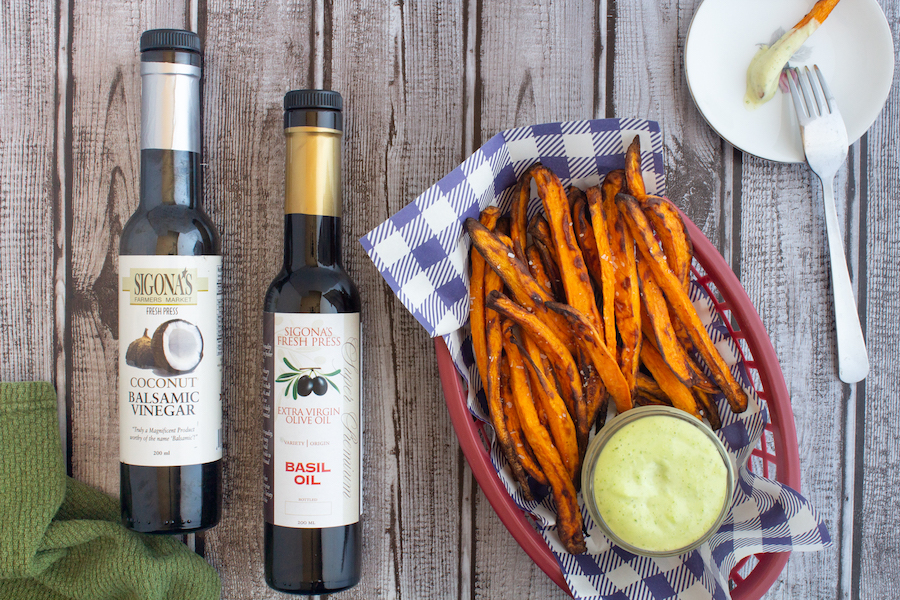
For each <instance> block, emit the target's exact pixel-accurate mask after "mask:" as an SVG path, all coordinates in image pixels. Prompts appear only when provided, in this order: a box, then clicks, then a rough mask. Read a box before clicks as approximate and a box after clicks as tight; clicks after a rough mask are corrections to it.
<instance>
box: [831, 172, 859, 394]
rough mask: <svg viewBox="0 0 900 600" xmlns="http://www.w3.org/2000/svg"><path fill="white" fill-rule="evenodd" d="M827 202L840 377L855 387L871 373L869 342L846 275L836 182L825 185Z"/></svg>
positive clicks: (848, 275) (832, 180) (832, 181)
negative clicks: (835, 193) (867, 344)
mask: <svg viewBox="0 0 900 600" xmlns="http://www.w3.org/2000/svg"><path fill="white" fill-rule="evenodd" d="M822 193H823V196H824V198H825V229H826V233H827V235H828V249H829V252H830V255H831V289H832V292H833V294H834V324H835V329H836V331H837V351H838V377H840V379H841V381H843V382H844V383H856V382H857V381H862V380H863V379H865V378H866V375H867V374H868V373H869V357H868V355H867V354H866V340H865V338H864V337H863V332H862V328H861V327H860V324H859V313H858V312H857V310H856V299H855V298H854V295H853V285H852V284H851V283H850V274H849V273H848V272H847V259H846V258H845V256H844V240H843V238H842V237H841V228H840V226H839V225H838V216H837V209H836V208H835V205H834V179H833V178H832V179H831V180H830V181H824V180H823V181H822Z"/></svg>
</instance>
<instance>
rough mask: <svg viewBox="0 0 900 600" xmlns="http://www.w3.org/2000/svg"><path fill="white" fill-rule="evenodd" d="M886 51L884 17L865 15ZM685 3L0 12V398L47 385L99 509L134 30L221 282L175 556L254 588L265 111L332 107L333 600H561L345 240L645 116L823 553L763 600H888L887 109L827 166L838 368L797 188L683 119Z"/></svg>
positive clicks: (891, 356) (131, 202)
mask: <svg viewBox="0 0 900 600" xmlns="http://www.w3.org/2000/svg"><path fill="white" fill-rule="evenodd" d="M881 3H882V6H883V8H884V10H885V12H886V14H887V17H888V22H889V23H890V24H891V27H892V31H893V35H894V43H895V47H900V44H898V42H897V38H898V33H900V25H898V23H900V0H881ZM698 4H699V1H698V0H680V1H679V0H671V1H665V2H657V1H656V0H643V1H639V0H595V1H594V2H575V1H573V2H562V1H559V2H550V0H532V1H530V2H515V1H514V0H497V1H493V0H492V1H490V2H489V1H488V0H451V1H446V2H440V3H437V2H425V1H403V0H394V1H393V2H387V1H381V2H379V1H376V0H368V1H364V2H357V1H354V0H312V1H308V2H291V1H288V0H169V1H162V0H158V1H156V2H153V1H139V0H117V1H116V2H103V1H102V0H56V1H55V2H54V1H52V0H43V1H41V0H34V1H30V2H29V1H25V0H4V2H3V3H2V4H0V32H2V40H0V261H2V273H0V379H3V380H5V381H17V380H31V379H41V380H51V381H53V382H54V383H55V384H56V386H57V389H58V392H59V398H60V407H61V416H62V418H63V419H64V421H63V430H64V433H65V435H66V437H67V447H68V451H69V465H70V468H71V472H72V474H73V475H74V476H75V477H77V478H79V479H82V480H84V481H86V482H87V483H90V484H92V485H95V486H98V487H100V488H102V489H104V490H106V491H108V492H110V493H115V492H116V491H117V489H118V481H117V477H118V466H117V462H118V448H117V445H118V441H117V440H118V437H117V420H116V388H115V385H114V384H113V382H115V380H116V368H117V367H116V364H117V363H116V356H117V346H118V341H117V339H116V336H117V314H116V313H117V311H116V300H115V298H116V291H115V289H116V288H115V268H116V267H115V265H116V260H115V255H116V248H117V245H118V237H119V234H120V232H121V229H122V225H123V224H124V222H125V220H126V219H127V217H128V216H129V215H130V214H131V212H132V211H133V210H134V209H135V207H136V205H137V201H138V197H137V195H138V174H139V127H140V112H139V110H140V108H139V107H140V76H139V63H138V39H139V37H140V34H141V32H142V31H143V30H145V29H149V28H154V27H183V28H191V29H194V30H195V31H197V32H198V33H199V34H200V36H201V39H202V41H203V47H204V50H205V71H204V88H203V89H204V113H203V115H204V152H205V160H204V162H205V165H206V170H205V173H204V178H205V182H206V200H205V207H206V210H207V211H208V213H209V214H210V215H211V217H212V218H213V220H214V221H215V223H216V225H217V226H218V228H219V230H220V232H221V233H222V239H223V241H224V252H225V264H226V279H225V293H226V307H225V309H226V314H227V334H226V340H227V341H226V349H227V350H226V365H227V369H226V374H225V387H226V392H227V394H226V398H227V402H226V407H225V411H226V423H227V435H226V449H227V460H226V470H225V476H226V494H225V517H224V519H223V521H222V523H221V525H219V526H218V527H217V528H215V529H214V530H212V531H210V532H207V533H205V534H202V535H198V536H196V539H195V540H189V541H190V542H191V543H194V544H195V547H196V549H197V551H198V552H200V553H202V554H203V555H204V556H205V557H206V558H207V559H208V560H209V562H210V563H212V564H213V565H214V566H215V567H216V568H217V569H218V570H219V572H220V573H221V575H222V578H223V582H224V589H223V597H224V598H227V599H244V598H274V597H277V596H278V594H277V593H275V592H273V591H271V590H269V589H268V588H267V587H266V585H265V583H264V582H263V579H262V556H261V542H262V539H261V538H262V529H261V521H260V520H261V508H260V507H261V503H262V493H261V460H260V433H259V432H260V414H259V411H258V406H259V390H260V364H261V363H260V360H259V348H260V337H261V307H262V304H261V301H262V295H263V291H264V289H265V288H266V286H267V285H268V282H269V279H270V277H271V276H272V275H274V273H275V272H276V271H277V269H278V266H279V261H280V257H281V243H282V242H281V234H282V230H281V228H282V220H281V210H282V191H283V156H284V155H283V152H284V151H283V134H282V123H281V114H282V112H281V99H282V96H283V94H284V92H285V91H287V90H289V89H293V88H299V87H309V86H326V87H331V88H334V89H337V90H339V91H341V92H342V93H343V94H344V97H345V102H346V104H345V105H346V112H345V114H346V124H347V125H346V129H347V133H346V135H345V141H344V153H345V168H344V173H345V180H344V181H345V190H346V193H345V196H344V198H345V214H346V219H345V229H344V235H345V258H346V263H347V265H348V268H349V270H350V271H351V272H352V274H353V275H354V277H355V279H356V280H357V281H358V282H359V284H360V288H361V292H362V294H363V298H364V302H365V304H364V314H363V324H364V328H365V331H366V342H367V347H366V359H367V362H366V369H367V372H366V374H365V377H364V388H365V391H364V394H365V396H364V398H365V417H366V425H367V429H366V435H365V446H366V453H365V464H364V472H365V516H364V518H363V523H364V529H363V531H364V539H365V547H364V555H365V561H364V565H365V566H364V572H363V579H362V583H361V584H360V585H359V586H358V587H357V588H355V589H354V590H353V591H350V592H347V593H345V594H342V595H341V598H375V597H379V598H381V597H383V598H408V599H415V598H526V597H531V598H562V597H564V594H563V593H562V592H561V591H560V590H559V589H558V588H556V587H555V586H554V585H553V584H552V583H551V582H550V580H549V579H548V578H547V577H545V576H544V574H543V573H542V572H540V571H539V570H538V569H537V568H535V567H534V565H533V564H532V563H531V561H530V560H529V559H528V557H527V556H526V555H525V553H524V552H523V551H522V550H521V549H519V547H518V546H517V545H516V544H515V542H514V541H513V539H512V537H511V536H510V535H509V534H508V533H507V531H506V530H505V529H504V527H503V526H502V524H501V523H500V521H499V520H498V519H497V517H496V515H495V514H494V513H493V510H492V509H491V507H490V506H489V505H488V503H487V502H486V500H485V498H484V496H483V495H482V494H481V492H480V491H479V490H478V488H477V486H476V485H474V482H473V478H472V475H471V472H470V471H469V469H468V467H467V465H466V463H465V460H464V459H463V457H462V454H461V452H460V450H459V446H458V444H457V441H456V439H455V437H454V434H453V431H452V429H451V426H450V421H449V419H448V416H447V412H446V409H445V407H444V400H443V397H442V394H441V391H440V387H439V383H438V377H437V370H436V367H435V360H434V353H433V349H432V345H431V342H430V340H429V339H428V338H427V336H426V335H425V333H424V332H423V331H422V330H421V329H420V328H419V327H418V326H417V324H416V323H415V321H414V320H413V318H412V317H411V316H410V315H409V314H408V313H407V312H406V311H405V310H404V309H403V308H402V306H401V305H400V303H399V302H398V301H397V300H396V298H395V297H394V296H393V294H392V293H391V292H390V290H389V288H388V287H387V286H386V285H385V283H384V282H383V281H382V279H381V278H380V276H378V274H377V273H376V272H375V269H374V268H373V266H372V264H371V263H370V261H369V260H368V259H367V258H366V257H365V256H364V255H363V253H362V251H361V248H360V246H359V245H358V244H357V243H356V241H355V240H356V239H357V238H359V237H360V236H361V235H363V234H364V233H366V232H367V231H369V230H370V229H371V228H372V227H373V226H374V225H376V224H378V223H379V222H381V221H382V220H383V219H385V218H386V217H387V216H388V215H390V214H392V213H393V212H395V211H396V210H398V209H399V208H400V207H402V206H404V205H405V204H407V203H408V202H409V201H410V200H411V199H412V198H413V197H415V196H416V195H417V194H418V193H419V192H421V191H422V190H424V189H425V188H427V187H428V186H429V185H431V184H432V183H433V182H434V181H436V180H437V179H439V178H440V177H441V176H442V175H443V174H444V173H446V172H447V171H448V170H450V169H451V168H452V167H454V166H455V165H456V164H458V163H459V162H460V161H461V160H462V159H463V158H465V156H467V155H468V154H469V153H470V152H471V151H472V150H473V149H475V148H477V147H478V146H479V145H480V144H481V143H482V141H483V140H486V139H488V138H489V137H490V136H491V135H493V134H494V133H496V132H497V131H499V130H502V129H506V128H509V127H514V126H519V125H526V124H530V123H537V122H545V121H557V120H566V119H582V118H590V117H604V116H641V117H647V118H651V119H657V120H658V121H659V122H660V124H661V126H662V130H663V133H664V142H665V158H666V168H667V177H668V186H669V192H670V195H671V197H672V198H673V199H674V200H675V201H676V202H677V203H678V204H679V205H680V206H681V207H682V208H684V209H685V210H686V211H687V213H688V214H689V215H690V217H691V218H692V219H693V220H694V222H695V223H697V224H698V225H699V226H700V227H701V228H702V229H703V230H704V232H705V233H706V235H707V236H708V237H709V238H710V239H711V240H713V242H714V243H715V244H717V245H718V247H719V249H720V251H721V252H722V253H723V255H724V256H725V257H726V259H728V260H729V261H730V263H731V265H732V268H733V269H734V271H735V272H736V273H737V274H738V275H739V277H740V278H741V281H742V282H743V284H744V286H745V287H746V289H747V291H748V293H749V295H750V297H751V299H752V300H753V302H754V303H755V305H756V306H757V309H758V311H759V313H760V315H761V316H762V319H763V322H764V324H765V325H766V327H767V329H768V332H769V334H770V335H771V338H772V341H773V343H774V346H775V350H776V351H777V353H778V356H779V358H780V360H781V364H782V368H783V370H784V375H785V378H786V380H787V383H788V387H789V389H790V392H791V396H792V401H793V408H794V414H795V418H796V423H797V432H798V441H799V445H800V460H801V466H802V486H803V492H804V493H805V494H806V495H807V496H808V497H809V498H811V499H812V501H813V502H814V504H815V505H816V506H817V507H818V509H819V510H820V511H821V513H822V516H823V517H824V519H825V521H826V522H827V524H828V527H829V530H830V531H831V534H832V536H833V538H834V547H833V548H832V549H830V550H828V551H825V552H819V553H814V554H802V553H795V554H794V555H792V556H791V558H790V562H789V563H788V566H787V568H786V569H785V570H784V572H783V573H782V575H781V577H780V578H779V579H778V581H777V582H776V584H775V585H774V587H773V588H772V589H771V591H770V592H769V594H768V596H767V598H771V599H776V598H837V597H841V598H886V597H893V596H895V595H896V593H895V590H896V588H897V585H896V582H897V581H898V575H897V574H898V573H900V550H898V546H900V528H898V526H897V517H896V515H897V513H898V510H900V502H898V500H897V498H898V495H897V492H896V490H897V488H898V487H900V468H898V467H900V444H898V442H897V440H898V434H897V428H896V425H895V422H896V419H895V418H894V417H895V415H896V414H897V413H898V410H900V366H898V365H900V328H898V327H897V324H896V322H897V315H898V314H900V295H898V293H897V288H898V282H900V278H898V265H900V229H898V225H897V223H898V219H900V208H898V206H900V205H898V201H897V198H900V142H898V140H900V90H898V82H897V78H898V75H897V73H895V79H894V86H893V88H892V92H891V96H890V100H889V102H888V104H887V106H886V107H885V109H884V111H883V113H882V115H881V116H880V117H879V119H878V120H877V121H876V122H875V124H874V125H873V126H872V128H871V130H870V131H869V132H868V134H866V135H865V136H864V137H863V138H862V140H860V141H859V142H858V143H856V144H854V145H853V147H852V148H851V151H850V158H849V160H848V162H847V164H846V166H845V167H844V169H843V170H842V171H841V174H840V176H839V180H838V183H839V193H838V205H839V208H838V210H839V212H840V213H841V214H842V227H843V231H844V232H845V240H846V250H847V254H848V256H849V262H850V269H851V273H852V277H853V281H854V284H855V285H856V286H857V290H858V298H859V309H860V315H861V317H862V320H863V323H864V326H865V329H866V331H867V335H868V344H869V351H870V358H871V362H872V370H871V373H870V375H869V378H868V379H867V380H866V382H865V383H861V384H858V385H843V384H841V383H840V381H838V379H837V376H836V369H835V347H834V336H833V334H832V328H833V317H832V309H831V300H830V291H829V278H828V271H827V269H826V265H827V254H826V250H825V242H824V235H823V234H824V220H823V215H822V211H821V209H820V205H821V192H820V190H819V184H818V180H817V179H816V178H815V177H814V176H813V175H812V174H811V173H810V172H809V171H808V170H807V169H806V168H805V167H802V166H797V165H778V164H772V163H769V162H766V161H762V160H759V159H756V158H753V157H749V156H746V155H743V154H742V153H741V152H739V151H736V150H735V149H734V148H733V147H731V146H730V145H729V144H727V143H724V142H723V141H722V140H721V139H719V138H718V137H717V136H716V135H715V134H714V133H713V132H712V131H711V130H710V129H709V127H707V126H706V124H705V123H704V121H703V119H702V118H701V116H700V114H699V113H698V112H697V110H696V108H695V107H694V105H693V102H692V101H691V98H690V95H689V93H688V90H687V86H686V82H685V78H684V73H683V61H682V55H683V47H684V39H685V36H686V34H687V30H688V27H689V24H690V19H691V16H692V15H693V13H694V11H695V9H696V7H697V5H698Z"/></svg>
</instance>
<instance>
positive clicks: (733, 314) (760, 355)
mask: <svg viewBox="0 0 900 600" xmlns="http://www.w3.org/2000/svg"><path fill="white" fill-rule="evenodd" d="M682 218H683V219H684V223H685V227H686V228H687V232H688V235H689V236H690V238H691V241H692V242H693V245H694V259H695V265H699V267H700V268H701V269H702V271H703V272H700V271H698V270H697V269H694V276H695V277H696V279H697V282H698V283H700V285H702V286H703V287H704V288H705V289H706V291H707V293H708V294H709V297H710V299H711V300H712V301H713V304H714V305H715V309H716V312H718V314H719V315H720V316H721V317H722V321H723V322H724V323H725V326H726V327H727V328H728V331H729V332H730V333H731V335H732V337H733V338H734V340H735V343H736V344H737V346H738V350H739V351H740V354H741V358H742V359H743V361H744V364H745V366H746V367H747V372H748V374H749V375H750V381H751V385H752V386H753V387H754V388H755V390H756V393H757V395H758V396H759V397H760V398H762V399H763V400H765V401H766V403H767V404H768V408H769V423H768V424H767V425H766V428H765V430H764V431H763V434H762V437H761V438H760V441H759V443H758V444H757V447H756V448H754V449H753V451H752V453H751V455H750V458H749V459H748V465H747V466H748V467H749V468H750V469H751V470H752V471H754V472H756V473H758V474H760V475H762V476H764V477H773V476H774V478H775V479H776V480H777V481H780V482H781V483H783V484H785V485H787V486H789V487H791V488H793V489H794V490H797V491H798V492H799V491H800V461H799V456H798V451H797V432H796V429H795V428H794V414H793V412H792V411H791V403H790V396H789V395H788V391H787V386H786V385H785V383H784V375H783V374H782V372H781V365H780V364H779V363H778V357H777V356H776V355H775V350H774V348H772V342H771V341H770V340H769V337H768V335H767V334H766V330H765V328H764V327H763V324H762V321H760V318H759V314H757V312H756V309H755V308H754V307H753V304H752V303H751V302H750V298H748V297H747V293H746V292H745V291H744V288H743V287H741V282H740V281H739V280H738V278H737V277H736V276H735V274H734V273H733V272H732V271H731V269H730V268H729V267H728V264H727V263H726V262H725V259H724V258H722V256H721V255H720V254H719V253H718V252H717V251H716V249H715V247H714V246H713V245H712V244H711V243H710V242H709V240H708V239H706V236H704V235H703V233H702V232H701V231H700V230H699V229H698V228H697V226H696V225H694V224H693V223H692V222H691V221H690V219H688V218H687V217H686V216H685V215H683V214H682ZM716 292H718V294H719V295H720V297H721V300H719V297H718V296H717V294H716ZM434 344H435V348H436V350H437V361H438V371H439V372H440V377H441V386H442V387H443V390H444V398H445V400H446V402H447V409H448V410H449V412H450V420H451V422H452V423H453V428H454V430H455V431H456V435H457V437H458V438H459V445H460V446H461V447H462V451H463V454H464V455H465V457H466V460H467V461H468V462H469V466H470V467H471V469H472V473H474V475H475V480H476V481H477V482H478V485H479V486H481V489H482V491H483V492H484V494H485V496H487V499H488V501H489V502H490V503H491V506H493V507H494V510H495V511H496V513H497V516H499V517H500V520H501V521H502V522H503V524H504V525H505V526H506V528H507V529H508V530H509V532H510V533H511V534H512V536H513V538H515V540H516V541H517V542H518V543H519V545H520V546H522V549H524V550H525V552H526V553H527V554H528V556H530V557H531V559H532V560H533V561H534V562H535V564H536V565H537V566H538V567H540V568H541V570H543V571H544V572H545V573H546V574H547V575H548V576H549V577H550V578H551V579H552V580H553V581H554V582H555V583H556V584H557V585H558V586H559V587H561V588H562V589H563V590H565V591H567V592H568V591H569V588H568V586H567V585H566V581H565V578H564V577H563V573H562V570H561V569H560V567H559V563H558V562H557V561H556V558H555V557H554V556H553V553H552V552H550V548H549V547H548V546H547V544H546V543H545V542H544V540H543V538H542V537H541V536H540V534H539V533H538V532H537V531H536V530H535V529H534V527H533V526H532V524H531V521H530V517H529V516H528V515H527V514H526V513H525V512H523V511H522V510H521V509H520V508H519V507H518V506H516V504H515V502H513V500H512V498H511V497H510V496H509V494H508V493H507V491H506V488H505V487H504V486H503V483H502V482H501V481H500V479H499V478H498V477H497V473H496V471H495V470H494V467H493V465H492V464H491V460H490V456H489V454H488V449H487V448H486V442H485V441H483V440H485V439H486V438H484V437H483V434H482V433H481V430H482V428H483V427H484V423H482V422H481V421H479V420H478V419H476V418H475V417H473V416H472V413H471V412H469V407H468V406H467V404H466V397H467V394H466V389H465V387H464V383H463V381H462V379H461V378H460V376H459V374H458V373H457V371H456V367H455V366H454V364H453V359H452V358H451V357H450V352H449V351H448V350H447V345H446V344H445V343H444V340H443V339H442V338H440V337H438V338H435V341H434ZM773 471H774V473H773ZM788 554H789V553H787V552H781V553H777V554H758V555H755V556H753V557H748V558H745V559H744V560H742V561H740V562H739V563H738V564H737V566H735V568H734V569H733V570H732V572H731V580H732V582H733V584H734V587H733V589H732V590H731V597H732V598H734V599H735V600H758V599H759V598H761V597H762V596H763V594H765V593H766V591H767V590H768V589H769V588H770V587H771V585H772V583H774V581H775V579H777V577H778V575H779V574H780V573H781V571H782V569H784V565H785V564H787V560H788Z"/></svg>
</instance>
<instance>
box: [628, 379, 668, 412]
mask: <svg viewBox="0 0 900 600" xmlns="http://www.w3.org/2000/svg"><path fill="white" fill-rule="evenodd" d="M634 393H635V395H637V394H641V395H643V396H651V397H653V398H656V399H657V400H662V401H664V402H666V403H668V404H670V405H671V404H672V401H671V400H669V399H668V397H666V394H665V393H664V392H663V391H662V390H661V389H660V387H659V384H658V383H656V380H655V379H653V378H652V377H650V376H649V375H647V374H645V373H638V374H637V377H636V378H635V380H634Z"/></svg>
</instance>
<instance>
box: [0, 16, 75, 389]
mask: <svg viewBox="0 0 900 600" xmlns="http://www.w3.org/2000/svg"><path fill="white" fill-rule="evenodd" d="M54 9H55V6H54V3H53V2H49V1H46V2H35V3H27V4H26V3H6V2H5V3H3V4H2V6H0V31H2V38H3V39H2V42H0V82H3V83H2V86H3V92H2V93H0V114H2V115H11V116H12V118H3V119H0V261H2V269H3V275H2V280H0V283H2V285H0V380H3V381H27V380H32V379H42V380H49V379H51V378H53V376H54V375H55V370H56V356H55V354H54V349H55V342H56V335H57V332H56V322H55V309H56V299H55V295H54V293H53V291H54V277H55V274H56V261H55V258H56V252H55V250H56V234H57V231H56V228H57V220H58V219H59V218H60V215H59V214H58V212H57V208H58V207H59V206H60V205H59V198H58V196H59V189H60V186H59V181H58V177H59V174H58V171H57V163H56V159H57V156H56V154H55V152H56V133H57V131H56V114H57V97H56V91H57V89H56V84H57V81H56V71H55V69H54V68H53V67H54V66H55V65H56V57H57V52H56V45H57V28H56V22H55V19H54ZM63 302H64V298H63Z"/></svg>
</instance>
